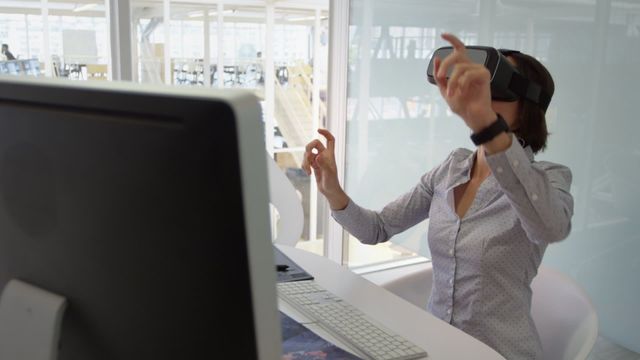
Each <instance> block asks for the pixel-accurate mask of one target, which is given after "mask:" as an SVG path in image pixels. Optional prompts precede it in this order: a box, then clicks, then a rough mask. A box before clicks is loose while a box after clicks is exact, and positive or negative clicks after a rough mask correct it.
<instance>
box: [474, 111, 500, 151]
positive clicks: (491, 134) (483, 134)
mask: <svg viewBox="0 0 640 360" xmlns="http://www.w3.org/2000/svg"><path fill="white" fill-rule="evenodd" d="M508 131H509V125H508V124H507V122H506V121H505V120H504V118H503V117H502V116H501V115H500V114H498V118H497V119H496V121H494V122H493V124H491V125H489V127H487V128H484V129H482V130H481V131H480V132H478V133H475V134H471V141H473V143H474V144H475V145H476V146H479V145H482V144H484V143H486V142H489V141H491V140H493V138H495V137H496V136H498V135H500V134H501V133H502V132H508Z"/></svg>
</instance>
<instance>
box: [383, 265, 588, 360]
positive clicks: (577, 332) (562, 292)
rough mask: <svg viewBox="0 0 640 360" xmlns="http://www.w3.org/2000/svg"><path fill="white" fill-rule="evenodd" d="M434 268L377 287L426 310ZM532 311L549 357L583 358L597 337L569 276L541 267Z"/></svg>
mask: <svg viewBox="0 0 640 360" xmlns="http://www.w3.org/2000/svg"><path fill="white" fill-rule="evenodd" d="M432 282H433V268H432V267H431V264H429V265H428V266H427V267H426V268H422V269H420V270H419V271H413V272H408V273H407V274H405V275H403V276H401V277H398V278H396V279H393V280H387V281H383V282H381V283H379V285H380V286H382V287H384V288H385V289H387V290H389V291H391V292H393V293H394V294H397V295H398V296H400V297H402V298H403V299H405V300H407V301H409V302H410V303H412V304H414V305H416V306H417V307H419V308H420V309H423V310H426V308H427V301H428V300H429V296H430V294H431V284H432ZM531 288H532V292H533V298H532V304H531V314H532V317H533V321H534V322H535V324H536V327H537V329H538V334H539V335H540V340H541V341H542V347H543V352H544V356H543V358H544V359H548V360H584V359H586V357H587V356H588V355H589V353H590V352H591V349H592V348H593V345H594V343H595V341H596V338H597V336H598V317H597V314H596V311H595V308H594V306H593V304H592V303H591V301H590V300H589V297H588V296H587V294H586V293H585V292H584V291H583V290H582V289H581V288H580V286H579V285H578V284H576V283H575V282H574V281H573V280H572V279H571V278H569V277H568V276H566V275H564V274H562V273H560V272H558V271H556V270H553V269H550V268H547V267H545V266H540V268H539V270H538V275H537V276H536V277H535V278H534V279H533V282H532V284H531Z"/></svg>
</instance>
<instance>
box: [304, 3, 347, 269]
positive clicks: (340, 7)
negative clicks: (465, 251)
mask: <svg viewBox="0 0 640 360" xmlns="http://www.w3.org/2000/svg"><path fill="white" fill-rule="evenodd" d="M349 5H350V1H346V0H331V4H330V8H329V13H330V15H329V84H328V85H329V89H328V95H329V96H328V104H327V105H328V111H327V112H328V116H327V128H328V129H329V131H331V132H332V133H333V134H334V136H335V137H336V139H338V141H336V146H335V159H336V167H337V169H338V180H339V181H340V184H343V186H344V171H345V154H346V144H345V141H346V139H347V137H346V128H347V76H348V71H347V70H348V65H349V62H348V60H349V58H348V51H349ZM312 181H313V180H312ZM330 211H331V209H330V208H329V206H325V213H324V218H325V220H326V221H325V232H324V233H325V242H324V254H325V256H326V257H328V258H329V259H330V260H333V261H335V262H337V263H339V264H342V263H343V262H344V260H345V259H346V257H345V256H344V255H345V254H344V251H343V248H344V246H345V243H346V242H345V241H344V231H343V229H342V226H340V225H339V224H338V223H337V222H335V220H333V219H332V218H331V214H330Z"/></svg>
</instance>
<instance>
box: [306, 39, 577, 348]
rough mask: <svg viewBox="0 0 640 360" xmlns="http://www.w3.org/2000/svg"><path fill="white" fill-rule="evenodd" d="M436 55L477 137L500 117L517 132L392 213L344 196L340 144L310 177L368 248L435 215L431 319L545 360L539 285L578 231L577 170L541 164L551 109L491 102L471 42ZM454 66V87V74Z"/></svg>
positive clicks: (524, 66)
mask: <svg viewBox="0 0 640 360" xmlns="http://www.w3.org/2000/svg"><path fill="white" fill-rule="evenodd" d="M442 38H443V39H444V40H446V41H448V42H449V43H451V45H452V46H453V48H454V51H453V52H452V53H451V54H450V55H449V56H447V57H446V58H444V59H435V70H434V74H435V77H436V83H437V85H438V87H439V89H440V93H441V94H442V96H443V98H444V99H445V100H446V102H447V104H448V105H449V107H450V108H451V110H452V111H453V112H455V113H456V114H458V115H459V116H460V117H461V118H462V119H463V120H464V122H465V123H466V125H467V126H468V127H469V128H470V129H471V131H472V132H473V133H474V134H478V133H481V132H482V131H483V130H484V129H487V128H488V127H490V126H491V125H492V124H494V122H497V121H498V120H497V119H498V114H500V115H501V117H502V118H504V120H505V121H506V123H507V125H508V127H509V132H505V131H503V132H501V133H499V134H497V135H494V137H492V138H490V139H488V140H487V139H485V140H486V142H484V143H483V144H482V145H480V146H479V147H478V148H477V150H476V151H475V152H471V151H469V150H466V149H457V150H455V151H453V152H452V153H451V154H450V155H449V157H448V158H447V159H446V160H445V161H444V162H443V163H441V164H440V165H438V166H436V167H435V168H434V169H432V170H431V171H429V172H427V173H426V174H425V175H424V176H422V178H421V179H420V182H419V183H418V184H417V185H416V186H415V187H414V188H413V189H412V190H410V191H409V192H407V193H406V194H404V195H402V196H401V197H399V198H398V199H396V200H395V201H393V202H391V203H390V204H388V205H387V206H385V207H384V208H383V209H382V210H381V211H379V212H376V211H371V210H366V209H363V208H361V207H359V206H358V205H357V204H355V203H354V202H353V201H352V200H350V199H349V197H348V196H347V194H346V193H345V192H344V191H343V190H342V188H341V187H340V184H339V182H338V177H337V172H336V165H335V159H334V144H335V139H334V137H333V136H332V135H331V134H330V133H329V132H328V131H326V130H322V129H320V130H318V132H319V133H320V134H322V135H323V136H324V137H325V138H326V139H327V146H326V148H325V146H323V144H322V143H321V142H320V141H319V140H314V141H312V142H310V143H309V144H308V145H307V147H306V153H305V158H304V162H303V165H302V167H303V169H304V170H305V171H306V172H307V174H309V175H310V174H311V172H312V170H313V173H314V175H315V178H316V182H317V183H318V189H319V191H320V192H321V193H322V194H323V195H324V196H325V197H326V198H327V200H328V201H329V204H330V206H331V209H332V215H333V217H334V218H335V219H336V221H338V222H339V223H340V224H341V225H343V226H344V228H345V229H346V230H348V231H349V232H350V233H351V234H353V235H354V236H355V237H357V238H358V239H359V240H360V241H361V242H362V243H366V244H376V243H379V242H383V241H387V240H388V239H389V238H390V237H392V236H393V235H395V234H397V233H399V232H402V231H404V230H406V229H407V228H409V227H411V226H413V225H415V224H417V223H419V222H420V221H422V220H424V219H426V218H429V219H430V222H429V233H428V240H429V248H430V250H431V256H432V261H433V271H434V283H433V289H432V295H431V298H430V299H429V305H428V309H429V311H430V312H431V313H432V314H433V315H435V316H437V317H439V318H441V319H442V320H444V321H447V322H449V323H450V324H452V325H453V326H456V327H458V328H459V329H461V330H463V331H465V332H467V333H468V334H470V335H472V336H474V337H475V338H477V339H479V340H481V341H483V342H484V343H486V344H487V345H489V346H491V347H493V348H494V349H495V350H496V351H498V352H499V353H501V354H502V355H503V356H504V357H506V358H507V359H536V358H540V357H541V354H542V348H541V345H540V340H539V337H538V334H537V332H536V329H535V325H534V323H533V320H532V318H531V287H530V285H531V281H532V280H533V278H534V276H535V275H536V273H537V269H538V266H539V265H540V262H541V260H542V256H543V254H544V251H545V249H546V247H547V245H548V244H549V243H552V242H556V241H560V240H562V239H564V238H566V237H567V236H568V234H569V232H570V229H571V216H572V215H573V198H572V196H571V194H570V193H569V187H570V184H571V171H570V170H569V169H568V168H567V167H565V166H562V165H558V164H554V163H550V162H542V161H541V162H536V161H534V160H533V154H534V153H537V152H538V151H540V150H542V149H544V148H545V146H546V139H547V135H548V133H547V128H546V124H545V116H544V110H543V109H542V108H541V107H539V105H537V104H534V103H532V102H530V101H528V100H522V99H520V100H517V101H513V102H503V101H495V100H492V99H491V91H490V81H491V76H490V74H489V71H488V70H487V69H486V68H485V67H484V66H483V65H480V64H475V63H473V62H472V61H471V60H470V59H469V57H468V56H467V54H466V52H465V47H464V44H463V43H462V42H461V41H460V40H459V39H457V38H456V37H455V36H453V35H451V34H443V35H442ZM508 60H509V61H510V62H511V63H512V64H514V65H515V66H516V68H517V69H518V71H519V72H520V74H522V75H523V76H525V77H526V78H527V79H529V80H531V81H534V82H536V83H538V84H539V85H541V86H542V88H543V89H544V90H546V91H547V93H548V94H549V95H550V96H551V95H552V94H553V91H554V85H553V80H552V79H551V76H550V75H549V73H548V72H547V70H546V69H545V68H544V67H543V66H542V65H541V64H540V63H539V62H538V61H537V60H535V59H534V58H532V57H530V56H527V55H524V54H520V53H516V54H513V55H510V56H509V57H508ZM451 68H452V69H453V71H452V72H451V76H450V77H449V79H447V77H446V74H447V71H448V70H449V69H451Z"/></svg>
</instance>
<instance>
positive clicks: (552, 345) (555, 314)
mask: <svg viewBox="0 0 640 360" xmlns="http://www.w3.org/2000/svg"><path fill="white" fill-rule="evenodd" d="M531 289H532V292H533V299H532V304H531V316H532V317H533V321H534V323H535V324H536V327H537V328H538V334H539V335H540V340H541V341H542V349H543V351H544V355H543V359H549V360H584V359H586V358H587V357H588V356H589V353H590V352H591V349H593V345H594V344H595V342H596V339H597V338H598V315H597V313H596V309H595V307H594V306H593V304H592V303H591V300H590V299H589V296H587V294H586V293H585V292H584V290H582V288H581V287H580V286H579V285H578V284H577V283H576V282H575V281H574V280H573V279H571V278H570V277H568V276H567V275H565V274H563V273H561V272H559V271H557V270H554V269H550V268H548V267H545V266H540V269H539V270H538V276H536V277H535V278H534V279H533V282H532V283H531Z"/></svg>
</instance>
